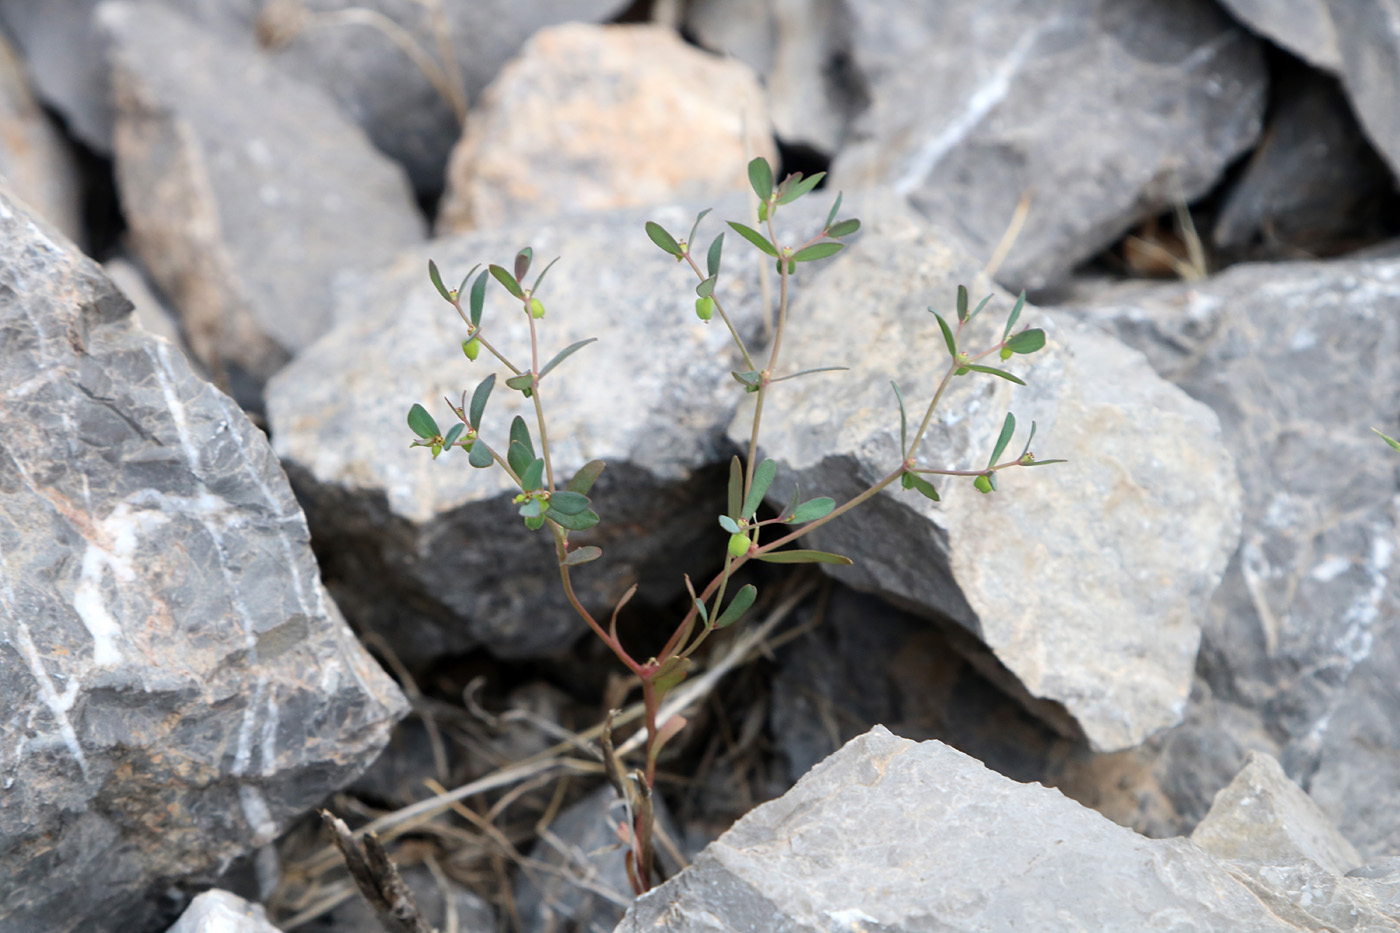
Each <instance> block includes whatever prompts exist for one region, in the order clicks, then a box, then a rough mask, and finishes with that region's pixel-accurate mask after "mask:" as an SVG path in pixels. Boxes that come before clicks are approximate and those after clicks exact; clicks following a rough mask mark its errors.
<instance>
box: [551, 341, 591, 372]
mask: <svg viewBox="0 0 1400 933" xmlns="http://www.w3.org/2000/svg"><path fill="white" fill-rule="evenodd" d="M597 339H598V338H597V337H589V338H588V339H587V340H580V341H579V342H578V343H571V344H569V345H568V346H567V347H565V348H564V349H562V350H560V351H559V352H558V353H556V354H554V359H552V360H550V361H549V362H548V363H545V364H544V369H541V370H540V378H541V379H543V378H544V377H545V376H546V375H547V374H548V373H549V371H550V370H551V369H553V368H554V367H556V366H558V365H559V364H560V363H562V362H564V360H566V359H568V358H569V356H570V355H571V354H574V353H577V352H578V351H579V350H582V349H583V348H584V347H586V346H588V345H589V344H590V343H592V342H593V341H595V340H597Z"/></svg>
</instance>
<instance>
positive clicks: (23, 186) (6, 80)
mask: <svg viewBox="0 0 1400 933" xmlns="http://www.w3.org/2000/svg"><path fill="white" fill-rule="evenodd" d="M0 175H3V176H4V177H5V178H6V179H8V180H9V182H10V189H11V190H12V191H13V192H14V193H15V194H17V195H19V197H20V198H21V199H23V200H24V202H25V203H26V204H28V205H29V206H30V207H32V208H34V210H35V211H36V212H37V213H39V214H40V215H41V216H42V217H44V219H45V220H47V221H49V222H50V223H52V224H53V225H54V226H55V227H57V228H58V229H59V230H61V231H62V232H63V235H64V236H66V237H68V239H70V240H72V241H73V242H75V243H78V244H82V243H83V223H82V187H81V184H80V182H79V180H78V165H77V162H76V161H75V159H74V158H73V152H72V150H71V149H69V148H68V144H67V143H65V142H64V141H63V136H62V134H61V133H59V131H58V128H57V127H55V126H54V125H53V124H52V123H51V122H49V118H48V117H47V116H45V115H44V111H43V110H42V109H41V108H40V107H39V104H38V102H36V101H35V100H34V95H33V94H32V93H30V90H29V82H28V80H27V79H26V78H25V74H24V63H23V62H21V61H20V59H19V56H17V55H16V54H15V52H14V49H12V48H10V46H9V44H8V43H6V42H5V39H4V37H3V36H0Z"/></svg>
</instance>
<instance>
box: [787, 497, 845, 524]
mask: <svg viewBox="0 0 1400 933" xmlns="http://www.w3.org/2000/svg"><path fill="white" fill-rule="evenodd" d="M835 508H836V500H835V499H833V498H831V497H830V496H822V497H821V498H820V499H808V500H807V501H806V502H804V503H802V504H801V505H799V506H798V507H797V511H795V512H793V513H792V520H791V522H789V524H793V525H800V524H802V523H803V522H814V521H816V520H817V519H819V518H826V517H827V516H828V515H830V514H831V513H832V511H833V510H834V509H835Z"/></svg>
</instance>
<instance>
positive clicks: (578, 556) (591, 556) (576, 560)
mask: <svg viewBox="0 0 1400 933" xmlns="http://www.w3.org/2000/svg"><path fill="white" fill-rule="evenodd" d="M602 556H603V549H602V548H599V547H594V546H593V545H591V544H589V545H585V546H584V547H581V548H578V549H576V550H573V551H570V552H569V556H568V557H566V558H564V566H565V567H577V566H578V565H579V564H586V563H588V562H589V561H591V560H597V559H598V558H600V557H602Z"/></svg>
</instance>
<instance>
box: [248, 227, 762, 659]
mask: <svg viewBox="0 0 1400 933" xmlns="http://www.w3.org/2000/svg"><path fill="white" fill-rule="evenodd" d="M731 206H732V205H731ZM694 213H695V212H694V211H690V210H685V209H681V208H657V209H655V210H650V211H646V212H622V213H619V214H612V215H601V216H594V217H580V218H574V219H569V220H556V221H554V222H551V223H546V224H523V225H520V226H517V227H512V228H507V229H503V230H491V231H480V232H476V233H470V234H465V235H460V236H457V237H454V238H451V239H444V240H438V241H436V242H434V243H432V244H431V245H430V246H428V247H426V248H423V249H416V250H413V251H410V252H408V253H406V254H404V255H402V256H400V257H399V259H398V260H397V261H396V262H395V263H394V264H393V265H392V266H391V267H389V268H386V269H384V270H381V271H380V272H377V273H376V274H375V275H374V276H373V277H371V278H369V279H367V280H366V281H364V282H363V283H361V284H359V285H357V286H356V287H354V288H350V289H346V290H343V291H341V292H340V294H339V298H340V308H339V310H338V312H337V314H338V317H339V320H340V323H339V324H338V325H337V327H336V328H335V329H334V330H333V331H331V333H330V334H328V335H327V336H326V337H324V338H323V339H322V340H321V341H319V342H318V343H317V344H316V345H315V346H313V347H312V348H311V349H309V350H308V351H306V352H305V353H303V354H302V355H301V356H300V357H298V359H297V360H296V361H295V362H293V363H292V365H291V366H289V367H288V368H287V369H286V370H284V371H283V372H282V373H281V374H279V376H278V377H277V378H276V379H274V380H273V381H272V383H270V385H269V388H268V416H269V421H270V424H271V425H272V434H273V438H274V443H275V445H276V449H277V451H278V454H279V456H281V458H282V460H283V463H284V464H285V465H286V466H287V468H288V470H289V472H290V474H291V476H292V479H293V482H294V483H295V484H296V485H297V488H298V493H299V495H300V496H301V498H302V501H303V502H304V503H305V504H306V508H307V511H308V515H309V518H310V521H311V522H312V526H313V527H314V528H316V529H317V531H316V534H317V537H318V539H320V540H325V541H328V542H334V547H333V548H327V553H326V555H325V560H326V561H327V567H328V574H330V575H333V576H336V577H338V578H339V579H340V580H341V581H342V582H343V585H344V586H345V598H344V604H345V605H346V606H347V607H348V608H347V611H348V612H350V614H351V616H352V618H355V619H356V620H357V621H359V622H362V623H363V624H366V625H370V626H373V627H375V628H377V629H380V630H381V631H382V633H383V634H384V636H385V637H386V638H390V639H391V640H392V643H393V644H394V646H395V650H396V651H397V652H398V653H399V655H400V657H402V658H404V659H405V660H406V661H409V662H410V663H413V662H416V661H420V660H423V659H427V658H431V657H435V656H436V655H438V654H440V653H442V652H444V651H461V650H466V649H467V648H470V647H472V646H473V645H477V644H484V645H486V646H487V647H488V648H490V649H491V650H492V651H493V652H496V653H498V654H499V655H501V656H506V657H528V656H538V655H542V654H546V653H549V652H553V651H557V650H559V649H561V648H563V647H564V646H566V645H568V644H569V642H570V641H572V640H573V639H574V638H575V637H576V636H577V635H578V634H579V633H580V632H581V631H583V623H582V622H581V621H580V620H579V619H578V618H577V617H576V616H575V615H574V613H573V611H572V609H570V607H569V605H568V603H567V601H566V600H565V597H564V595H563V593H562V588H561V586H560V582H559V580H558V577H557V574H556V572H555V567H556V561H557V558H556V557H555V555H554V548H553V542H552V541H551V540H550V539H549V535H548V533H547V532H541V533H538V534H537V533H532V532H529V531H528V530H526V529H525V527H524V525H523V523H522V521H521V519H520V517H519V516H518V514H517V506H515V505H513V504H512V503H511V499H512V497H513V496H514V492H513V491H512V490H513V489H514V488H515V487H513V486H512V485H511V484H510V481H509V479H508V477H507V476H506V475H505V474H504V473H503V472H502V471H500V470H498V469H489V470H475V469H472V468H471V467H469V466H468V465H467V462H466V455H465V454H463V453H462V452H461V451H460V450H453V451H451V452H450V453H448V454H445V455H444V456H443V458H442V459H441V460H439V461H436V462H435V461H433V460H432V459H431V458H430V456H429V455H428V452H427V451H426V450H423V449H416V450H410V449H409V446H408V445H409V441H410V440H411V439H412V435H411V434H410V433H409V431H408V428H407V425H406V424H405V423H404V418H405V415H406V413H407V411H408V409H409V406H410V405H412V404H413V403H415V402H418V403H421V404H423V405H425V406H426V407H428V408H429V409H430V410H431V411H433V412H435V413H436V415H437V416H438V419H439V424H441V425H443V426H444V427H445V426H446V424H447V421H446V419H447V418H450V417H451V416H450V414H449V413H448V411H447V409H446V404H445V403H444V402H443V399H444V397H447V398H450V399H452V401H453V403H454V404H458V403H460V400H461V397H462V394H463V392H466V393H467V394H468V396H470V394H471V392H472V391H473V390H474V389H475V387H476V385H477V384H478V383H479V382H480V381H481V380H482V379H484V378H485V377H486V375H487V374H488V373H489V372H491V371H492V366H491V362H492V360H491V357H490V355H489V354H488V353H485V352H483V353H482V355H481V359H480V360H478V361H477V362H476V363H475V364H470V363H468V362H467V361H466V360H465V359H464V358H463V356H462V351H461V349H460V345H461V342H462V340H463V338H464V337H465V336H466V333H465V326H464V325H463V323H462V321H461V320H459V319H458V317H457V315H456V313H455V312H454V311H453V310H452V308H451V307H450V306H449V305H447V304H446V303H445V302H444V301H443V300H442V299H441V298H440V297H439V296H438V295H437V294H436V292H434V291H433V287H432V286H431V285H430V284H429V282H428V277H427V275H426V270H427V262H428V259H429V257H432V258H433V259H435V261H436V262H437V264H438V266H439V268H440V269H442V272H443V275H444V277H445V278H447V279H450V280H451V283H452V284H453V285H456V284H457V282H458V281H460V277H461V276H463V275H464V274H465V273H466V272H467V271H468V270H469V269H471V267H472V266H473V264H475V263H490V262H495V263H505V264H507V265H509V264H510V258H511V257H512V256H513V255H514V254H515V252H516V250H518V249H519V248H521V247H523V246H525V245H526V244H531V245H532V246H533V248H534V255H535V257H536V265H535V269H536V270H537V269H540V268H543V265H544V264H545V263H546V262H548V261H549V260H550V259H552V258H553V257H555V256H560V257H562V258H561V259H560V261H559V263H558V265H556V266H555V267H554V269H553V270H552V271H551V272H550V273H549V278H548V280H547V281H546V282H545V285H544V288H543V290H542V292H541V298H542V299H543V301H544V303H545V304H546V305H547V307H548V308H549V312H548V316H547V317H545V318H544V319H543V320H542V321H541V322H540V325H541V329H540V334H541V341H542V348H541V351H540V352H541V354H542V356H541V360H542V362H543V361H544V360H547V359H548V358H549V357H550V356H551V355H552V354H553V353H555V352H557V351H558V350H561V349H563V348H564V347H566V346H568V345H570V344H572V343H574V342H575V341H578V340H583V339H586V338H589V337H597V338H599V339H598V342H597V343H596V344H593V345H590V346H588V347H585V348H584V349H583V350H582V351H580V352H579V353H578V354H577V355H575V356H573V357H570V358H569V359H568V360H567V361H566V362H565V363H564V364H563V365H561V366H560V367H559V368H558V369H557V370H555V371H554V372H552V373H551V374H550V375H549V377H548V381H547V382H546V383H545V385H544V388H543V392H542V395H541V397H542V401H543V403H544V405H545V408H546V412H547V414H548V417H549V425H550V450H551V453H552V456H553V457H554V458H555V472H556V477H557V478H558V479H559V482H560V483H563V482H565V481H566V480H567V478H568V477H571V476H573V474H574V472H575V471H577V470H578V469H579V468H580V467H581V466H583V465H584V464H585V463H586V462H588V461H589V460H592V459H595V458H599V459H603V460H605V461H607V462H608V468H607V469H606V470H604V472H603V474H602V478H601V479H599V481H598V485H597V486H596V487H595V488H594V494H593V496H594V500H595V504H596V509H595V510H596V511H597V512H598V514H599V515H601V516H602V519H603V520H602V523H601V524H600V525H599V526H598V527H597V528H595V529H593V530H592V531H590V532H588V533H586V534H585V533H580V534H576V535H574V536H573V537H572V538H571V541H574V542H577V543H580V544H582V543H592V544H596V545H599V546H601V547H602V548H603V551H604V557H603V559H602V560H601V561H598V562H596V563H593V564H589V565H585V566H583V567H581V568H579V569H578V570H577V571H576V572H575V574H574V579H575V586H576V587H578V588H579V590H580V598H581V599H583V600H584V603H585V605H587V606H588V607H590V609H591V610H593V611H595V612H605V613H606V612H609V611H611V608H612V605H613V603H614V601H615V600H616V599H617V598H618V597H619V596H621V594H622V593H623V592H624V591H625V590H626V589H627V588H628V586H630V585H631V584H632V583H633V582H634V581H638V582H640V583H641V584H642V587H643V588H642V590H641V594H640V596H639V598H641V599H652V598H668V597H669V596H670V595H673V594H674V592H675V587H677V586H679V585H680V575H679V572H677V571H678V568H684V569H686V570H689V571H691V572H692V574H694V573H696V572H698V569H697V566H696V563H695V557H696V555H697V554H705V553H710V554H713V555H714V556H713V559H714V561H715V562H716V563H718V561H719V559H720V557H721V556H722V553H723V552H722V548H723V542H722V538H721V539H719V540H716V539H715V538H714V537H713V536H715V535H719V534H720V530H719V528H718V526H717V525H716V524H715V515H716V511H715V510H716V508H717V507H718V506H717V505H716V503H719V504H722V503H723V501H724V492H723V483H724V481H725V476H726V475H727V474H725V473H724V468H723V466H722V463H723V462H724V460H725V459H726V458H727V457H728V456H729V447H728V442H727V441H726V440H725V439H724V437H723V426H724V425H725V424H726V423H727V422H728V419H729V416H730V413H731V412H732V411H733V406H734V404H735V398H736V395H737V394H738V393H737V392H736V391H735V383H734V381H733V379H732V377H731V376H730V375H729V372H730V370H731V368H733V365H734V361H733V360H731V359H730V355H729V349H728V340H729V337H728V334H727V333H726V332H725V330H724V329H723V327H722V325H721V324H720V322H719V319H718V317H716V319H715V320H714V321H713V322H712V324H711V326H708V327H707V326H704V325H702V324H700V322H699V321H697V320H696V319H695V313H694V310H693V302H694V292H693V288H694V285H695V279H694V277H693V276H692V275H690V274H689V272H688V270H683V269H678V268H676V263H675V261H674V260H671V259H668V258H667V257H666V256H665V255H664V254H663V253H661V252H660V251H659V250H658V249H657V248H656V246H655V245H654V244H652V242H651V241H650V240H648V239H647V236H646V234H645V232H644V231H643V224H644V222H645V221H646V220H647V219H653V220H656V221H658V222H660V223H662V224H663V225H665V226H666V227H668V228H670V229H671V230H674V231H677V232H678V235H680V236H684V235H685V234H686V232H687V231H688V230H689V228H690V223H691V222H692V220H693V219H694ZM721 216H737V214H732V213H731V214H723V215H721ZM716 226H717V223H716V221H715V220H714V219H711V218H707V221H706V224H705V225H704V226H703V228H702V232H701V234H700V236H701V237H703V238H704V239H703V242H708V241H709V238H710V237H712V236H714V232H715V229H716ZM730 239H731V240H733V239H735V238H734V237H731V238H730ZM729 250H730V255H729V257H728V259H727V260H726V268H728V269H731V270H733V269H752V268H753V267H752V266H751V265H749V264H748V263H749V262H750V261H751V260H749V259H748V258H747V257H745V256H743V254H742V253H741V252H740V251H739V249H738V248H737V247H736V246H734V245H733V244H732V243H731V244H730V247H729ZM537 274H538V273H537V272H536V271H535V270H532V271H531V275H530V278H531V280H533V277H534V276H535V275H537ZM731 284H732V285H733V290H730V291H727V292H726V293H725V294H726V298H725V300H726V301H727V306H728V308H729V311H730V314H731V315H732V316H733V317H734V319H735V320H736V322H737V324H738V326H739V327H741V328H742V329H743V330H744V331H745V332H746V333H748V334H749V335H750V337H752V336H753V334H754V332H755V331H756V330H757V327H758V321H759V317H758V286H757V276H756V275H754V274H752V273H749V274H746V275H740V274H737V273H736V275H735V276H734V281H733V282H732V283H731ZM488 296H489V297H488V299H487V308H486V315H485V317H484V318H483V321H484V322H485V323H484V324H483V326H485V327H489V331H488V334H489V339H491V340H492V341H493V342H495V343H496V344H497V345H498V346H500V347H501V348H502V349H503V350H504V351H505V352H506V353H507V354H508V355H509V356H511V357H512V358H514V359H516V360H519V361H522V362H523V359H524V358H525V357H526V356H527V355H528V352H529V328H528V326H527V325H528V321H527V320H526V319H525V316H524V314H523V313H521V312H520V310H519V305H518V304H515V305H514V306H513V307H512V303H511V301H510V299H509V298H508V296H507V295H506V294H505V292H504V291H503V290H501V289H500V288H499V287H498V286H497V285H496V284H495V283H491V287H490V290H489V292H488ZM501 371H502V374H503V375H507V374H506V373H505V372H504V369H503V368H501ZM516 414H520V415H522V416H524V417H526V418H528V419H529V421H530V423H532V424H533V422H534V413H533V407H531V403H529V402H526V401H525V400H524V399H523V398H522V397H521V396H520V394H519V393H517V392H514V391H512V390H510V389H508V388H506V387H505V386H504V385H503V384H502V383H501V382H499V381H498V384H497V386H496V389H495V392H494V394H493V395H492V397H491V401H490V404H489V406H488V407H487V410H486V417H485V421H484V428H483V436H484V437H485V438H486V440H487V441H488V442H489V443H490V444H492V446H493V447H494V448H495V449H498V450H504V449H505V441H504V439H505V438H506V436H507V432H508V429H509V425H510V422H511V419H512V417H513V416H514V415H516ZM531 433H532V436H534V435H537V434H538V431H536V430H534V429H532V432H531ZM536 443H538V438H536Z"/></svg>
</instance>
